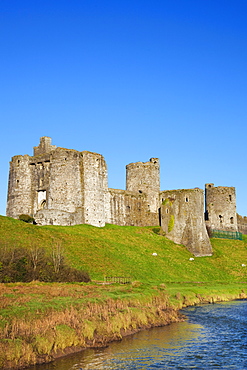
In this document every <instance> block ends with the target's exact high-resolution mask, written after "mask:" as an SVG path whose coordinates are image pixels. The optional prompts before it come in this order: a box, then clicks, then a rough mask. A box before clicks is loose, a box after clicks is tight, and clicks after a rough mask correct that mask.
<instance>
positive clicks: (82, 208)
mask: <svg viewBox="0 0 247 370" xmlns="http://www.w3.org/2000/svg"><path fill="white" fill-rule="evenodd" d="M107 192H108V184H107V168H106V163H105V160H104V158H103V157H102V156H101V155H100V154H96V153H91V152H87V151H85V152H78V151H76V150H71V149H64V148H57V147H56V146H54V145H51V139H50V138H48V137H42V138H41V139H40V144H39V146H37V147H34V155H33V156H28V155H24V156H15V157H13V158H12V161H11V162H10V172H9V187H8V201H7V211H6V214H7V216H10V217H14V218H18V217H19V215H20V214H28V215H31V216H33V217H34V218H35V220H36V222H37V224H39V225H47V224H54V225H75V224H80V223H88V224H91V225H94V226H104V225H105V198H106V194H107Z"/></svg>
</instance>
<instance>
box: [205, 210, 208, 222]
mask: <svg viewBox="0 0 247 370" xmlns="http://www.w3.org/2000/svg"><path fill="white" fill-rule="evenodd" d="M208 220H209V217H208V211H206V212H205V221H208Z"/></svg>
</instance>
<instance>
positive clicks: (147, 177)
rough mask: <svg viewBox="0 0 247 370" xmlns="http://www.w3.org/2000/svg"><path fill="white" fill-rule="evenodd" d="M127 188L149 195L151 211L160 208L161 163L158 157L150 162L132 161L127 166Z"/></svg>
mask: <svg viewBox="0 0 247 370" xmlns="http://www.w3.org/2000/svg"><path fill="white" fill-rule="evenodd" d="M126 190H127V191H132V192H135V193H139V194H142V193H145V194H146V195H147V202H148V208H149V211H150V212H153V213H156V212H158V208H159V191H160V165H159V159H158V158H151V159H150V160H149V162H136V163H130V164H128V165H127V166H126Z"/></svg>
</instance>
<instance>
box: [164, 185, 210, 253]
mask: <svg viewBox="0 0 247 370" xmlns="http://www.w3.org/2000/svg"><path fill="white" fill-rule="evenodd" d="M160 198H161V199H160V200H161V211H160V215H161V227H162V229H163V230H164V231H165V233H166V237H167V238H169V239H171V240H172V241H174V242H175V243H177V244H183V245H185V246H186V247H187V249H188V250H189V251H190V252H191V253H193V254H194V255H195V256H198V257H201V256H211V255H212V253H213V251H212V246H211V243H210V240H209V237H208V233H207V230H206V225H205V222H204V194H203V190H202V189H198V188H195V189H181V190H168V191H162V192H161V193H160Z"/></svg>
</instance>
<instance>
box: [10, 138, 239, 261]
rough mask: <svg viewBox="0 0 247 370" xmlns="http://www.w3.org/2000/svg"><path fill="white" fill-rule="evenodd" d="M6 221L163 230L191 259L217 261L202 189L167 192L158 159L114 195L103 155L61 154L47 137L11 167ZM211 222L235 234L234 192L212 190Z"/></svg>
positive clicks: (133, 170)
mask: <svg viewBox="0 0 247 370" xmlns="http://www.w3.org/2000/svg"><path fill="white" fill-rule="evenodd" d="M6 214H7V216H9V217H14V218H18V217H19V216H20V215H21V214H28V215H30V216H32V217H34V219H35V221H36V223H37V224H38V225H76V224H90V225H93V226H98V227H102V226H104V225H105V223H112V224H116V225H129V226H157V225H160V226H161V227H162V229H163V230H164V231H165V233H166V235H167V237H168V238H170V239H171V240H173V241H174V242H175V243H181V244H184V245H185V246H186V247H187V248H188V250H189V251H190V252H192V253H193V254H195V255H197V256H207V255H211V254H212V248H211V245H210V241H209V238H208V235H207V232H206V228H205V222H204V209H203V190H201V189H197V188H196V189H186V190H172V191H162V192H161V191H160V166H159V159H158V158H151V159H150V160H149V161H148V162H136V163H130V164H128V165H127V166H126V190H119V189H109V188H108V174H107V166H106V162H105V160H104V157H103V156H102V155H100V154H97V153H92V152H89V151H82V152H79V151H77V150H72V149H65V148H59V147H56V146H55V145H51V138H49V137H42V138H41V139H40V144H39V145H38V146H36V147H34V153H33V156H29V155H23V156H22V155H17V156H14V157H13V158H12V160H11V162H10V171H9V185H8V200H7V211H6ZM220 216H221V217H220ZM206 219H207V221H206V223H207V225H208V226H210V227H211V226H212V227H213V228H220V229H226V230H237V228H238V225H237V216H236V196H235V189H234V188H225V187H218V188H215V187H214V186H213V184H207V185H206Z"/></svg>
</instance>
